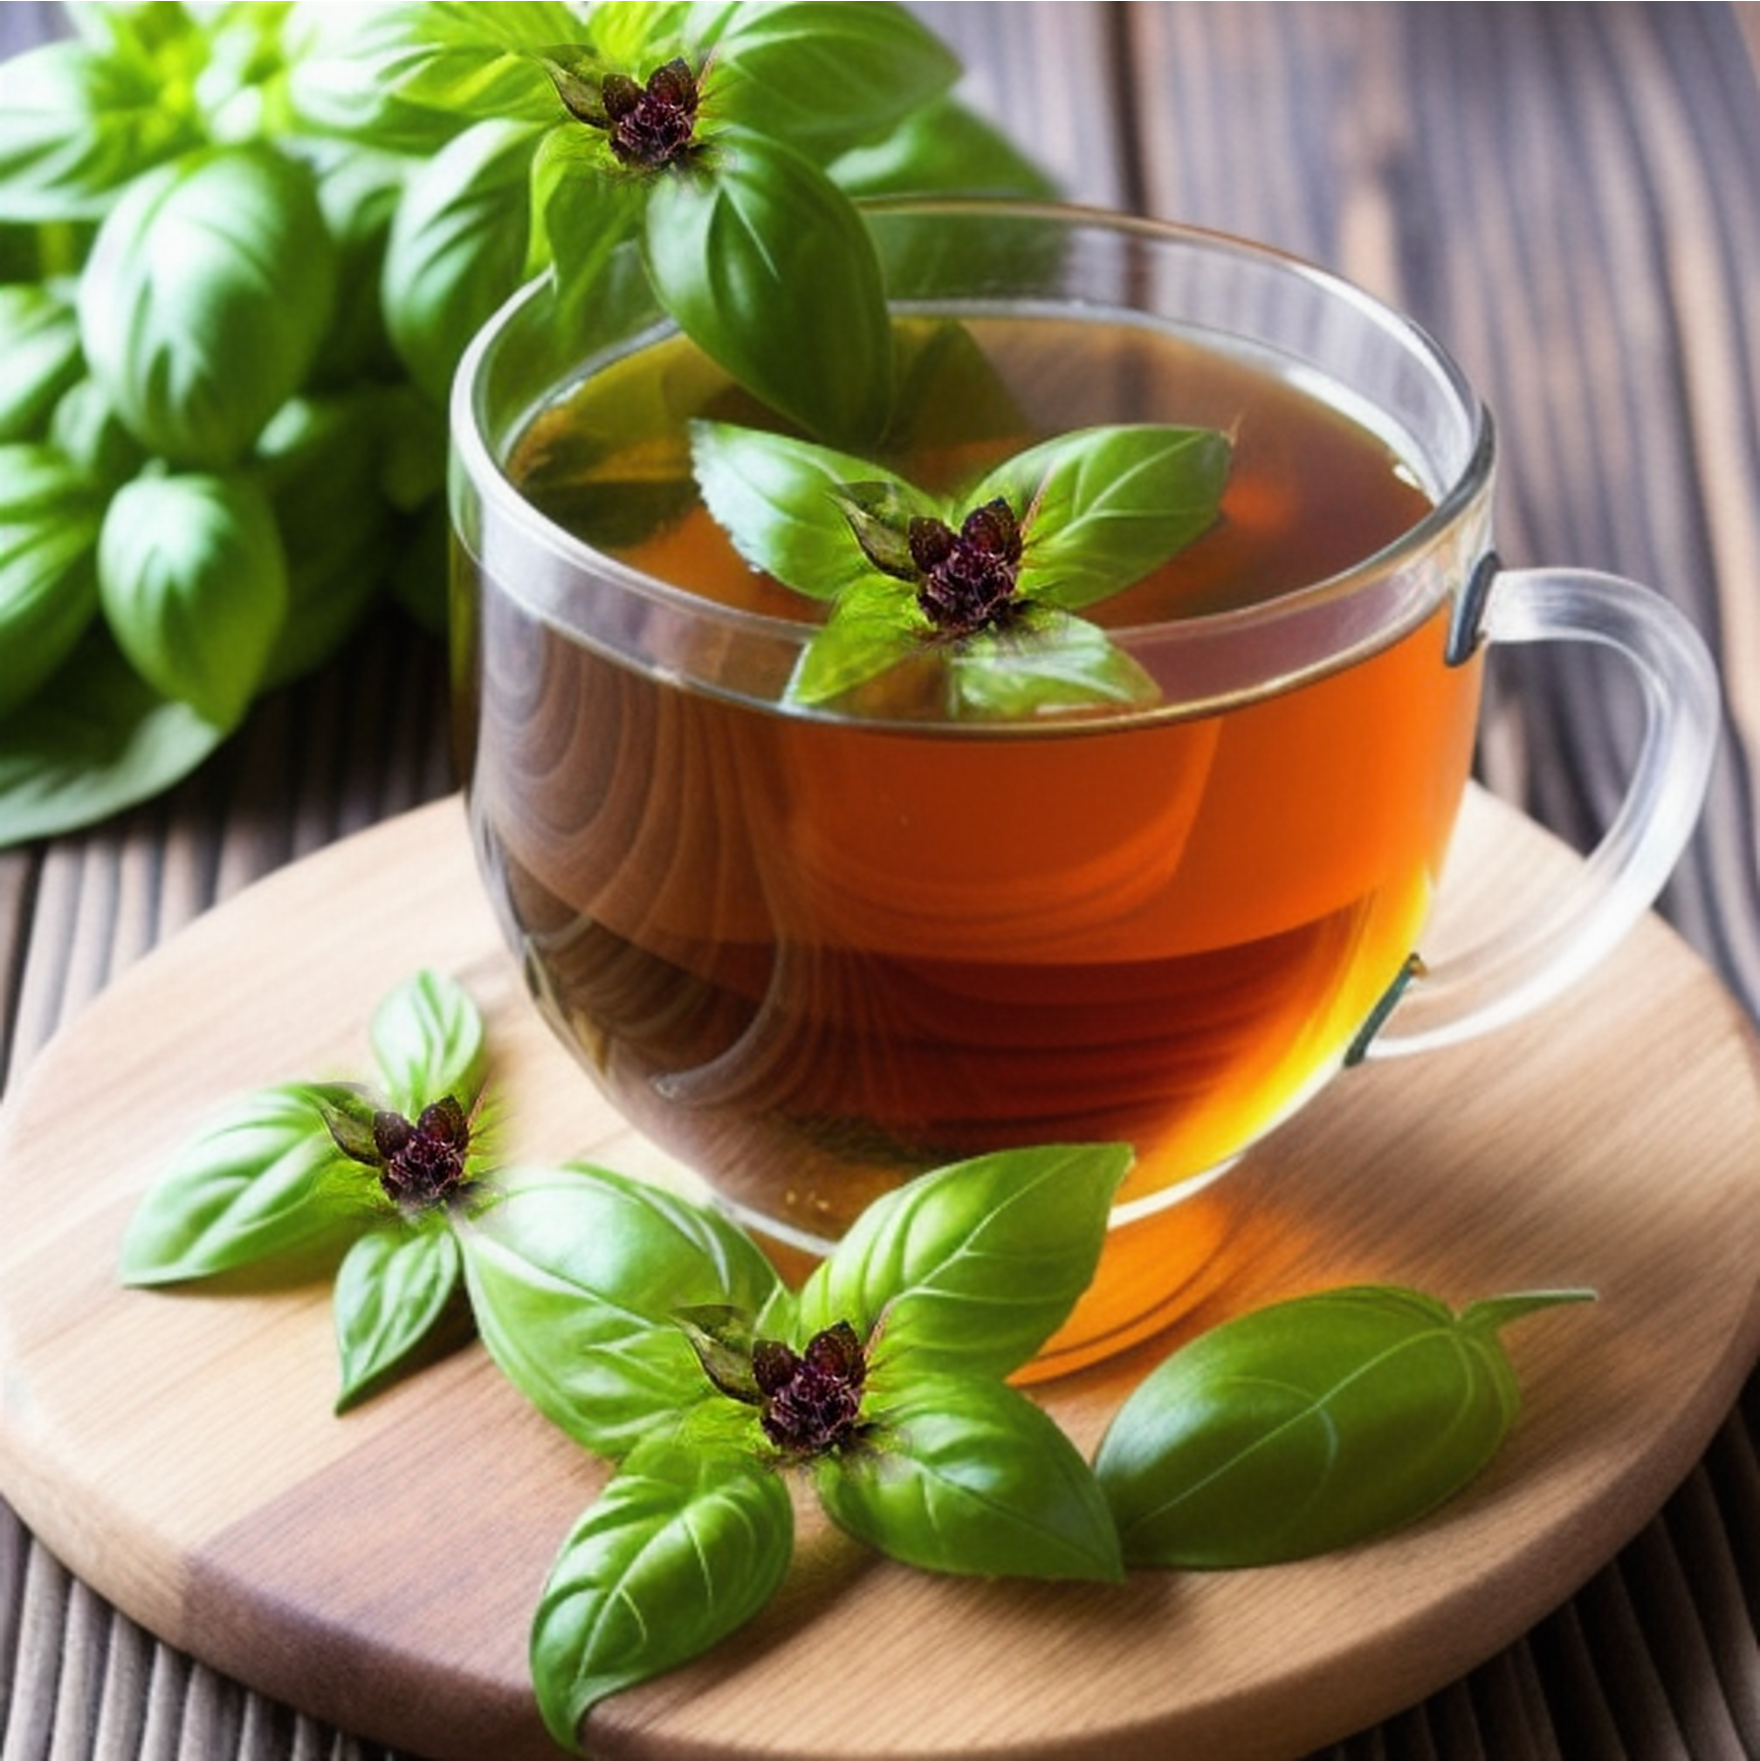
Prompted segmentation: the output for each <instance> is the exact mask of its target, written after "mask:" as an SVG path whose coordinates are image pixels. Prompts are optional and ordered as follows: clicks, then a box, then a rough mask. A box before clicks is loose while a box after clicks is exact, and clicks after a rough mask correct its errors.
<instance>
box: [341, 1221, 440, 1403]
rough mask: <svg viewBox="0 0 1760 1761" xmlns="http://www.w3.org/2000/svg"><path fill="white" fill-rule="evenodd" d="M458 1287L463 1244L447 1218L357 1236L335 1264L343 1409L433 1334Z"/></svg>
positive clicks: (373, 1386) (357, 1399)
mask: <svg viewBox="0 0 1760 1761" xmlns="http://www.w3.org/2000/svg"><path fill="white" fill-rule="evenodd" d="M458 1287H459V1253H458V1243H457V1241H456V1240H454V1239H453V1235H452V1231H451V1230H450V1229H448V1228H446V1227H445V1224H444V1221H443V1220H439V1219H437V1220H436V1221H435V1222H434V1223H432V1224H429V1225H428V1226H427V1227H424V1228H416V1229H411V1228H406V1227H402V1226H399V1225H394V1226H392V1227H389V1228H383V1229H370V1230H368V1231H367V1233H366V1234H365V1235H362V1236H361V1237H360V1238H359V1239H358V1240H356V1241H355V1242H354V1244H353V1245H352V1246H351V1247H350V1248H349V1250H348V1252H347V1253H346V1254H344V1255H343V1259H342V1264H341V1265H340V1266H338V1267H337V1269H336V1290H335V1296H334V1309H335V1319H336V1343H337V1351H338V1356H339V1357H340V1360H341V1386H340V1388H339V1390H338V1392H337V1396H336V1410H337V1411H338V1412H346V1411H347V1410H348V1409H349V1408H350V1407H351V1406H354V1405H355V1404H356V1403H357V1402H359V1401H360V1400H362V1399H363V1398H364V1397H365V1396H366V1395H368V1394H370V1393H371V1392H372V1391H373V1390H374V1388H375V1387H377V1386H378V1385H379V1384H381V1383H383V1382H384V1381H385V1380H386V1379H387V1378H388V1377H389V1376H391V1375H392V1374H394V1373H395V1371H396V1370H397V1369H398V1368H399V1367H400V1366H401V1365H403V1364H404V1363H405V1362H406V1361H407V1360H408V1359H409V1358H410V1357H411V1356H412V1354H413V1353H415V1352H416V1351H417V1350H418V1349H419V1348H420V1347H421V1346H422V1345H423V1344H425V1343H427V1342H428V1341H429V1340H430V1338H431V1336H432V1335H433V1334H434V1333H435V1330H436V1329H437V1328H438V1326H439V1324H440V1321H441V1318H442V1317H443V1316H444V1315H445V1313H446V1311H447V1308H448V1306H449V1305H450V1304H451V1302H452V1299H453V1297H454V1295H455V1293H456V1292H457V1290H458Z"/></svg>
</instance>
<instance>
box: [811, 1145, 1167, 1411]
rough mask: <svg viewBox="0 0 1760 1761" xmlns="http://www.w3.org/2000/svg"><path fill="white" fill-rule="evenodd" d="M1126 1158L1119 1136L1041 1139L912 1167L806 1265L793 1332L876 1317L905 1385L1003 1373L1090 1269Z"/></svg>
mask: <svg viewBox="0 0 1760 1761" xmlns="http://www.w3.org/2000/svg"><path fill="white" fill-rule="evenodd" d="M1131 1160H1132V1153H1131V1151H1130V1149H1129V1148H1128V1146H1126V1145H1123V1144H1075V1145H1047V1146H1044V1147H1033V1148H1023V1149H1015V1150H1002V1151H998V1152H996V1153H995V1154H992V1155H986V1156H978V1157H974V1158H973V1159H971V1160H969V1161H965V1162H957V1163H954V1164H952V1165H950V1166H948V1167H944V1168H939V1169H936V1170H935V1171H934V1172H932V1173H929V1174H924V1175H920V1176H919V1177H918V1178H917V1179H915V1180H912V1181H910V1182H908V1183H907V1184H906V1185H904V1186H901V1187H898V1188H897V1189H896V1190H894V1191H893V1192H891V1193H888V1194H887V1195H886V1196H885V1197H883V1198H880V1199H877V1200H875V1201H874V1203H873V1204H871V1205H869V1206H868V1208H867V1209H866V1210H865V1211H864V1212H863V1213H862V1214H861V1216H859V1217H858V1218H857V1219H856V1221H855V1222H854V1223H853V1224H852V1225H851V1226H850V1229H849V1231H848V1232H847V1233H846V1234H845V1235H844V1237H843V1239H842V1240H841V1241H839V1242H838V1244H837V1246H836V1248H835V1249H834V1250H833V1251H832V1253H831V1254H830V1256H829V1257H828V1258H827V1259H825V1260H824V1261H822V1262H821V1263H820V1264H819V1265H818V1266H817V1267H815V1268H814V1270H813V1272H812V1273H811V1275H810V1276H809V1277H808V1279H807V1281H806V1283H805V1284H804V1285H803V1286H802V1287H801V1291H800V1295H799V1298H798V1326H799V1329H800V1331H801V1334H802V1336H803V1337H805V1336H808V1335H811V1334H813V1333H816V1332H818V1331H820V1330H821V1329H822V1328H826V1327H829V1326H831V1325H832V1324H833V1323H835V1322H837V1321H848V1322H849V1323H850V1324H851V1325H852V1326H853V1327H854V1328H855V1329H856V1331H857V1332H858V1333H859V1334H862V1335H864V1336H866V1335H867V1334H869V1333H872V1332H873V1331H874V1330H875V1329H876V1328H878V1329H879V1340H878V1347H879V1349H880V1350H881V1351H882V1352H883V1353H884V1360H885V1361H886V1362H888V1363H891V1364H894V1365H895V1366H897V1368H898V1373H899V1374H905V1373H907V1372H908V1375H909V1377H910V1379H911V1381H912V1383H913V1384H914V1383H915V1382H916V1381H917V1379H918V1378H919V1377H923V1376H927V1375H930V1374H933V1373H938V1372H953V1373H957V1374H960V1375H967V1376H975V1377H985V1376H995V1377H1001V1376H1006V1375H1009V1374H1011V1373H1012V1372H1013V1371H1015V1370H1017V1369H1019V1368H1020V1367H1021V1365H1022V1364H1024V1363H1026V1362H1027V1360H1028V1359H1029V1358H1031V1357H1032V1356H1033V1355H1034V1353H1035V1352H1037V1351H1038V1350H1039V1348H1040V1346H1042V1345H1043V1344H1044V1343H1045V1341H1046V1340H1047V1339H1048V1338H1050V1336H1051V1335H1052V1334H1053V1333H1054V1332H1055V1331H1056V1330H1057V1329H1058V1328H1059V1327H1060V1326H1062V1324H1063V1322H1064V1321H1065V1320H1066V1319H1067V1318H1068V1315H1069V1311H1070V1310H1071V1309H1072V1308H1073V1307H1074V1306H1075V1302H1076V1299H1077V1297H1079V1296H1080V1295H1081V1293H1082V1292H1083V1291H1084V1290H1085V1289H1086V1288H1087V1287H1088V1284H1089V1282H1090V1281H1091V1280H1092V1278H1093V1276H1094V1268H1095V1266H1096V1264H1097V1263H1098V1261H1099V1257H1100V1245H1101V1242H1102V1240H1103V1239H1104V1237H1105V1234H1106V1221H1107V1217H1108V1214H1109V1212H1110V1210H1111V1206H1112V1198H1113V1194H1114V1193H1115V1192H1116V1191H1117V1190H1118V1186H1119V1182H1120V1181H1121V1180H1123V1178H1124V1176H1125V1174H1126V1172H1127V1171H1128V1170H1129V1168H1130V1165H1131Z"/></svg>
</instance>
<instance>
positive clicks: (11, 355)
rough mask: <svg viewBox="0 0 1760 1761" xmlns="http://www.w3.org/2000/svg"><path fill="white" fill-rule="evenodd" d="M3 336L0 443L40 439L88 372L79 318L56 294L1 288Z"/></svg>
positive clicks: (41, 288) (39, 289)
mask: <svg viewBox="0 0 1760 1761" xmlns="http://www.w3.org/2000/svg"><path fill="white" fill-rule="evenodd" d="M0 337H4V338H5V339H6V346H5V348H4V349H0V443H4V442H7V441H14V440H41V439H42V438H43V435H44V432H45V430H46V429H47V426H48V422H49V417H50V413H51V412H52V411H53V409H54V407H55V404H56V402H57V400H59V398H60V397H61V394H62V393H63V392H64V391H66V390H67V389H68V388H69V387H70V386H72V385H73V384H74V382H75V381H76V380H78V379H79V378H80V377H81V376H82V375H83V373H84V371H85V366H84V362H83V359H82V357H81V355H80V348H79V319H78V318H77V317H76V316H75V314H74V310H73V306H72V303H71V302H70V301H69V300H67V299H65V298H64V297H62V295H61V294H60V292H59V291H57V290H56V289H53V288H49V287H44V286H41V285H39V284H36V283H32V284H29V285H25V286H16V287H0ZM0 493H4V487H3V482H0Z"/></svg>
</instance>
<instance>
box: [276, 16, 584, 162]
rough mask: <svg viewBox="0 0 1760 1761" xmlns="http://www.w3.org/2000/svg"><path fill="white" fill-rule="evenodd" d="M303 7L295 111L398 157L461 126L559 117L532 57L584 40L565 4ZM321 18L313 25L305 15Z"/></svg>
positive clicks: (297, 48) (551, 91) (293, 88)
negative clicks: (333, 13) (334, 14)
mask: <svg viewBox="0 0 1760 1761" xmlns="http://www.w3.org/2000/svg"><path fill="white" fill-rule="evenodd" d="M328 11H329V9H328V8H325V7H314V8H309V9H302V23H303V24H304V25H305V26H306V34H305V35H303V36H302V37H300V38H298V39H296V42H295V45H294V49H295V61H294V65H293V69H292V76H291V91H292V98H293V104H294V107H295V109H296V110H297V111H298V112H299V114H300V115H301V116H303V117H305V118H306V119H307V120H308V121H309V122H311V123H313V124H314V125H316V126H317V127H319V128H321V129H326V130H330V131H332V132H335V133H339V134H347V135H352V136H354V137H355V138H357V139H365V140H368V141H370V142H372V143H373V144H374V145H376V146H380V147H386V148H390V149H393V150H397V151H410V152H431V151H433V150H434V149H435V148H436V147H438V146H439V145H440V144H441V142H442V141H444V140H446V139H448V138H450V136H451V134H452V133H453V132H454V131H455V130H456V129H457V128H458V127H459V126H460V124H461V123H470V122H477V121H482V120H485V119H489V118H494V119H498V120H505V121H512V122H526V123H544V122H551V121H554V120H555V117H556V112H557V103H556V94H555V91H554V89H553V88H552V86H551V84H550V80H549V77H548V76H547V75H546V74H545V72H544V70H543V67H542V65H541V64H540V63H539V62H538V61H537V60H535V59H534V58H533V52H534V51H537V50H540V49H543V48H545V47H547V46H548V45H550V44H553V43H558V42H563V41H566V40H567V39H568V38H570V37H571V36H574V35H576V34H578V32H579V30H580V19H579V17H578V16H577V15H576V14H575V12H574V11H573V9H572V8H570V7H569V6H567V5H565V4H563V3H562V0H502V3H500V4H497V5H494V6H484V5H480V4H472V3H471V0H426V3H422V4H394V5H378V6H370V7H350V8H338V9H336V11H337V13H338V16H337V17H335V18H330V17H327V16H326V14H327V13H328ZM306 13H310V14H314V15H315V17H313V18H306V17H304V14H306Z"/></svg>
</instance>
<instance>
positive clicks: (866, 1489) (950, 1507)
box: [814, 1369, 1124, 1583]
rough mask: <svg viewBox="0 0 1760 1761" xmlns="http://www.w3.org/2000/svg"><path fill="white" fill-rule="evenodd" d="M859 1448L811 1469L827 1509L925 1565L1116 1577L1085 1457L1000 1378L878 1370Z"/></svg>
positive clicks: (870, 1539) (874, 1542) (861, 1535)
mask: <svg viewBox="0 0 1760 1761" xmlns="http://www.w3.org/2000/svg"><path fill="white" fill-rule="evenodd" d="M862 1410H863V1413H864V1415H866V1416H867V1417H868V1418H870V1419H871V1420H872V1421H873V1423H874V1425H875V1434H874V1437H873V1440H872V1442H871V1443H869V1444H865V1445H863V1446H861V1447H858V1448H855V1449H852V1450H848V1451H845V1452H844V1453H843V1454H842V1455H840V1456H838V1457H836V1458H835V1459H831V1458H827V1459H825V1460H822V1461H820V1462H819V1463H817V1464H816V1466H815V1469H814V1482H815V1484H816V1486H817V1488H818V1491H819V1497H820V1500H821V1501H822V1503H823V1504H824V1506H825V1510H826V1513H827V1514H828V1515H829V1516H830V1517H831V1519H832V1520H833V1521H834V1522H835V1523H836V1524H837V1525H838V1527H839V1528H842V1529H844V1530H845V1531H846V1532H848V1533H849V1534H852V1535H854V1536H855V1537H856V1538H857V1539H858V1540H862V1541H866V1542H867V1543H868V1544H869V1545H870V1546H872V1547H876V1548H878V1549H879V1550H880V1551H881V1552H882V1553H885V1554H886V1555H887V1556H888V1557H889V1558H892V1559H896V1560H899V1561H901V1562H902V1563H904V1564H906V1565H914V1566H920V1567H921V1568H922V1569H924V1570H925V1571H940V1572H954V1573H958V1574H961V1575H971V1576H978V1577H1023V1578H1079V1579H1096V1580H1099V1581H1102V1582H1107V1583H1116V1582H1118V1581H1119V1580H1120V1579H1121V1578H1122V1577H1123V1576H1124V1569H1123V1566H1122V1564H1121V1562H1120V1558H1119V1548H1118V1536H1117V1533H1116V1532H1115V1530H1114V1528H1113V1524H1112V1518H1111V1516H1110V1514H1109V1513H1108V1511H1107V1507H1106V1501H1105V1499H1104V1498H1103V1497H1102V1496H1101V1494H1100V1488H1099V1486H1098V1484H1097V1483H1096V1482H1095V1479H1094V1476H1093V1473H1092V1472H1091V1471H1090V1469H1089V1467H1088V1464H1087V1463H1086V1462H1085V1461H1084V1460H1083V1459H1082V1456H1081V1453H1080V1451H1078V1450H1077V1449H1076V1447H1075V1445H1074V1444H1073V1443H1071V1442H1070V1440H1069V1439H1068V1438H1067V1437H1066V1436H1065V1435H1064V1434H1063V1432H1062V1431H1061V1430H1060V1429H1059V1428H1058V1426H1057V1424H1056V1423H1055V1421H1054V1420H1052V1419H1051V1417H1050V1416H1049V1415H1048V1414H1046V1413H1045V1412H1044V1411H1042V1410H1041V1409H1040V1408H1039V1407H1037V1406H1035V1405H1034V1404H1033V1402H1032V1401H1030V1400H1029V1399H1028V1398H1027V1397H1026V1396H1025V1395H1024V1394H1021V1393H1020V1392H1018V1391H1017V1390H1016V1389H1013V1388H1010V1387H1008V1386H1007V1385H1006V1384H1005V1383H1002V1382H994V1383H989V1382H981V1381H976V1380H973V1379H971V1378H968V1377H964V1376H941V1375H924V1374H921V1373H920V1372H918V1371H917V1370H915V1369H912V1370H911V1372H910V1373H909V1375H908V1377H906V1378H905V1379H903V1380H902V1381H901V1382H899V1383H898V1384H897V1385H892V1384H889V1383H888V1382H887V1381H886V1380H885V1378H884V1376H883V1374H882V1373H881V1372H879V1371H876V1373H875V1375H874V1376H873V1378H872V1379H871V1380H870V1382H869V1388H868V1394H867V1396H866V1398H865V1399H864V1401H863V1405H862Z"/></svg>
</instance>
